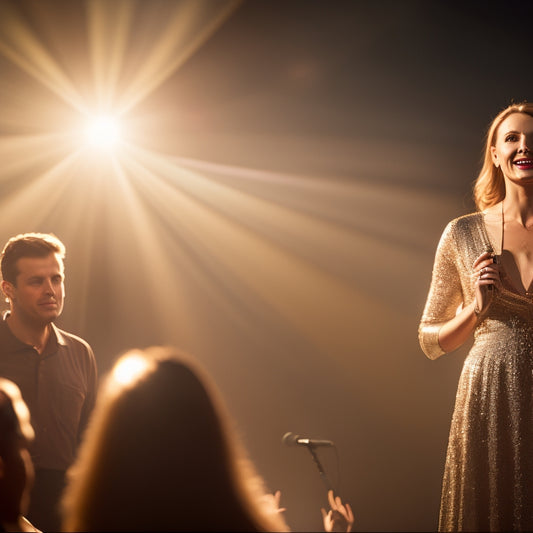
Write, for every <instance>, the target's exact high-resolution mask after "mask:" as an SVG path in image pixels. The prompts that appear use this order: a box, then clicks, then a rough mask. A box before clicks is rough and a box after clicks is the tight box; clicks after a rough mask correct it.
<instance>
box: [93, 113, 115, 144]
mask: <svg viewBox="0 0 533 533" xmlns="http://www.w3.org/2000/svg"><path fill="white" fill-rule="evenodd" d="M85 133H86V136H87V141H88V142H89V144H90V145H91V146H94V147H97V148H113V146H115V144H116V143H117V142H118V141H119V140H120V126H119V123H118V120H117V119H116V118H115V117H112V116H106V115H101V116H98V117H94V118H91V119H90V121H89V123H88V124H87V128H86V130H85Z"/></svg>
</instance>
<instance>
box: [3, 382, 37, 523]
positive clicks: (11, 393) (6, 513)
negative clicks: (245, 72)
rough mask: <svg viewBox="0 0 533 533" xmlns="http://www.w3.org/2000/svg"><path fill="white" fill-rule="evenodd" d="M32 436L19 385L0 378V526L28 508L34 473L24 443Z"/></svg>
mask: <svg viewBox="0 0 533 533" xmlns="http://www.w3.org/2000/svg"><path fill="white" fill-rule="evenodd" d="M33 437H34V433H33V428H32V427H31V424H30V413H29V411H28V408H27V406H26V404H25V403H24V400H23V399H22V396H21V394H20V390H19V388H18V387H17V385H15V384H14V383H13V382H12V381H9V380H7V379H4V378H0V526H2V524H4V525H5V524H8V523H11V524H14V523H16V522H17V521H18V520H19V518H20V517H21V516H22V515H24V514H25V513H26V512H27V510H28V506H29V501H30V492H31V489H32V486H33V476H34V472H33V465H32V462H31V457H30V453H29V451H28V445H29V444H30V442H31V441H32V440H33Z"/></svg>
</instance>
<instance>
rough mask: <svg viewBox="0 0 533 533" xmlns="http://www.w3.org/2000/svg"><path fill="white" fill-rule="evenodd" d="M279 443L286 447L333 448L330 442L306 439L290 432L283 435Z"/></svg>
mask: <svg viewBox="0 0 533 533" xmlns="http://www.w3.org/2000/svg"><path fill="white" fill-rule="evenodd" d="M281 442H283V444H285V445H286V446H309V447H310V448H314V447H316V446H335V444H334V443H333V441H331V440H319V439H308V438H306V437H301V436H300V435H295V434H294V433H292V432H290V431H289V432H288V433H285V435H283V438H282V439H281Z"/></svg>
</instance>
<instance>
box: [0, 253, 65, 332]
mask: <svg viewBox="0 0 533 533" xmlns="http://www.w3.org/2000/svg"><path fill="white" fill-rule="evenodd" d="M17 268H18V275H17V283H16V285H12V284H11V283H9V282H6V281H4V282H3V286H2V288H3V289H4V292H5V293H6V294H7V296H9V298H10V299H11V311H12V313H13V315H16V316H17V318H19V319H20V320H22V321H24V322H26V323H28V324H31V325H37V326H43V325H46V324H49V323H50V322H53V321H54V320H55V319H56V318H57V317H58V316H59V315H60V314H61V311H62V310H63V300H64V298H65V284H64V279H65V276H64V268H63V260H62V259H61V258H60V257H59V256H58V255H57V254H53V253H52V254H50V255H47V256H46V257H21V258H20V259H19V260H18V261H17Z"/></svg>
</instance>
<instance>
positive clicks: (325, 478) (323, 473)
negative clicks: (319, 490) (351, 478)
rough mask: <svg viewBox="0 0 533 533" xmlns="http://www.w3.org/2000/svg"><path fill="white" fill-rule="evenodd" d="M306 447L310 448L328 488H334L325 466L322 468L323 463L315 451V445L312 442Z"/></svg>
mask: <svg viewBox="0 0 533 533" xmlns="http://www.w3.org/2000/svg"><path fill="white" fill-rule="evenodd" d="M306 448H307V449H308V450H309V453H310V454H311V456H312V457H313V461H314V463H315V465H316V467H317V468H318V473H319V474H320V477H321V478H322V481H323V482H324V484H325V485H326V489H327V490H328V491H329V490H333V487H332V486H331V483H330V482H329V479H328V476H326V473H325V472H324V468H322V464H321V463H320V461H319V459H318V456H317V454H316V452H315V447H314V446H313V445H312V444H309V445H308V446H306Z"/></svg>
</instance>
